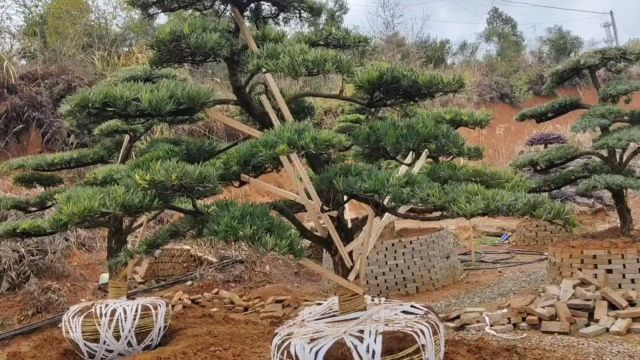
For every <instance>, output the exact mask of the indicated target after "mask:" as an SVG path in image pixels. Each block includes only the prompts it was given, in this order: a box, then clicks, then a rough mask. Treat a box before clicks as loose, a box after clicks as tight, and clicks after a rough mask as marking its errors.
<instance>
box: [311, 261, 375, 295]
mask: <svg viewBox="0 0 640 360" xmlns="http://www.w3.org/2000/svg"><path fill="white" fill-rule="evenodd" d="M299 263H300V264H301V265H303V266H304V267H306V268H307V269H309V270H311V271H313V272H315V273H317V274H318V275H320V276H322V277H324V278H326V279H329V280H331V281H333V282H335V283H336V284H338V285H340V286H343V287H345V288H347V289H349V290H351V291H353V292H354V293H356V294H358V295H363V294H364V289H363V288H362V287H360V286H358V285H356V284H354V283H352V282H350V281H347V280H345V279H343V278H341V277H340V276H338V275H336V274H335V273H333V272H331V271H329V270H327V269H325V268H323V267H322V266H321V265H318V264H316V263H315V262H313V261H312V260H309V259H307V258H304V259H301V260H300V261H299Z"/></svg>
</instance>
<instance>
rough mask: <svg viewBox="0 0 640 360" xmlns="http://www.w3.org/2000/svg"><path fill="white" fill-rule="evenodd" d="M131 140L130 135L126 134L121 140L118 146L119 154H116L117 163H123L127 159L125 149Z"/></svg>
mask: <svg viewBox="0 0 640 360" xmlns="http://www.w3.org/2000/svg"><path fill="white" fill-rule="evenodd" d="M130 142H131V135H129V134H127V135H125V136H124V141H123V142H122V147H121V148H120V155H118V164H124V163H125V162H127V160H128V159H126V157H128V156H129V154H128V153H130V151H129V152H128V151H127V149H128V148H129V143H130Z"/></svg>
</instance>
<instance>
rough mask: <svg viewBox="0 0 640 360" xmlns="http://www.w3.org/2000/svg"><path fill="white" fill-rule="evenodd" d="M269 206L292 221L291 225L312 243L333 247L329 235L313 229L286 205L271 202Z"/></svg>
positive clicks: (323, 246)
mask: <svg viewBox="0 0 640 360" xmlns="http://www.w3.org/2000/svg"><path fill="white" fill-rule="evenodd" d="M269 206H271V208H272V209H273V210H275V211H277V212H278V213H279V214H280V215H282V217H284V218H285V219H287V220H288V221H289V222H290V223H291V225H293V226H294V227H295V228H296V230H298V232H300V235H302V237H303V238H305V239H307V240H309V241H311V242H312V243H314V244H316V245H318V246H320V247H321V248H323V249H330V248H331V244H332V242H331V240H330V239H329V238H328V237H322V236H320V235H318V234H316V233H315V232H313V231H311V230H310V229H309V228H307V227H306V226H305V225H304V224H303V223H302V222H301V221H300V220H299V219H298V218H297V217H296V216H295V215H294V214H293V213H292V212H291V211H289V209H288V208H287V207H286V206H284V205H282V204H278V203H271V204H269Z"/></svg>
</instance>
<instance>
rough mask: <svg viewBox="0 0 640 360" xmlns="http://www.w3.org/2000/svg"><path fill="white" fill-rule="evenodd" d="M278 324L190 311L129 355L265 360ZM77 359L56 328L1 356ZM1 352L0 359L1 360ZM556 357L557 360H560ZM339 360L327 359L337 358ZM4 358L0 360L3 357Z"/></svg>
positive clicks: (485, 345) (461, 349) (457, 352)
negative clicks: (154, 343) (156, 341)
mask: <svg viewBox="0 0 640 360" xmlns="http://www.w3.org/2000/svg"><path fill="white" fill-rule="evenodd" d="M279 325H280V323H279V322H266V321H263V320H259V319H257V316H255V315H235V314H230V315H210V314H208V313H207V312H206V310H203V309H199V308H190V309H187V310H185V311H183V312H181V313H179V314H177V315H175V316H174V318H173V319H172V324H171V328H170V330H169V331H168V332H167V334H166V336H165V338H164V339H163V341H162V343H161V345H160V347H158V348H156V349H154V350H151V351H147V352H144V353H141V354H139V355H136V356H132V357H130V359H132V360H182V359H211V360H239V359H242V360H267V359H270V355H269V351H270V349H271V339H272V338H273V333H274V331H275V329H276V328H277V327H278V326H279ZM43 354H47V356H46V359H50V360H63V359H64V360H80V357H79V356H78V355H77V354H76V353H75V352H74V350H73V348H72V346H71V345H69V344H67V342H66V341H65V340H64V339H63V338H62V335H61V333H60V330H59V329H55V328H49V329H47V330H46V331H41V332H39V333H38V334H36V335H32V336H30V337H28V338H22V339H19V340H17V341H14V342H13V343H12V344H11V346H10V348H9V349H8V350H7V351H6V352H5V356H6V359H7V360H36V359H43V357H42V356H43ZM2 356H3V355H2V352H0V359H3V357H2ZM560 358H561V357H558V359H560ZM336 359H338V358H335V359H334V358H328V360H336ZM446 359H447V360H496V359H519V360H534V359H535V360H538V359H549V354H548V352H547V351H546V350H545V349H536V348H523V347H522V346H519V345H518V344H517V343H513V344H494V343H491V342H487V341H484V340H480V339H470V340H469V339H464V340H462V339H456V338H453V339H447V346H446ZM3 360H4V359H3Z"/></svg>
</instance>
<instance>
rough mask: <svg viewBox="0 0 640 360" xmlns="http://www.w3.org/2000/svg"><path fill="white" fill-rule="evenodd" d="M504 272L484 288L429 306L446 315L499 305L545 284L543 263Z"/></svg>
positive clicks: (506, 269)
mask: <svg viewBox="0 0 640 360" xmlns="http://www.w3.org/2000/svg"><path fill="white" fill-rule="evenodd" d="M483 271H495V270H483ZM504 271H505V272H506V274H504V276H501V277H498V278H496V279H495V280H494V281H492V282H491V283H489V284H487V285H486V286H483V287H481V288H477V289H473V290H471V291H469V292H464V293H461V294H459V295H457V296H456V297H454V298H449V299H445V300H442V301H439V302H436V303H433V304H430V305H431V306H432V307H433V308H434V309H435V310H436V311H437V312H438V313H446V312H449V311H453V310H455V309H459V308H464V307H477V306H481V305H486V304H491V303H500V302H502V301H506V300H508V299H511V298H513V297H514V295H517V294H519V293H521V292H524V291H526V290H528V289H534V290H535V289H537V288H538V286H540V285H543V284H545V281H546V276H547V271H546V269H545V262H539V263H534V264H531V265H525V266H518V267H511V268H504Z"/></svg>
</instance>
